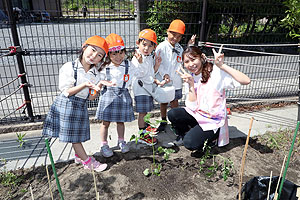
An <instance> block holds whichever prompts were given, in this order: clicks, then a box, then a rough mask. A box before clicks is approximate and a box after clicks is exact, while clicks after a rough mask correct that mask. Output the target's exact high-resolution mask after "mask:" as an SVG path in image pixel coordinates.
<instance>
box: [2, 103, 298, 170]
mask: <svg viewBox="0 0 300 200" xmlns="http://www.w3.org/2000/svg"><path fill="white" fill-rule="evenodd" d="M297 113H298V107H297V105H291V106H286V107H282V108H273V109H270V110H266V109H265V110H262V111H256V112H248V113H237V112H232V114H231V115H229V119H228V122H229V132H230V137H231V138H235V137H246V136H247V134H248V131H249V124H250V119H251V117H254V122H253V126H252V130H251V136H252V137H253V136H256V135H261V134H264V133H266V131H276V130H279V129H284V128H289V129H293V128H295V127H296V123H297V121H296V120H297ZM125 126H126V133H125V139H126V140H127V141H129V139H130V137H131V136H132V134H137V133H138V128H137V120H135V121H133V122H130V123H126V124H125ZM99 128H100V124H99V123H93V124H91V140H89V141H87V142H85V143H84V147H85V149H86V151H87V153H88V154H90V155H94V154H96V155H99V145H100V141H99ZM22 133H26V136H25V140H27V143H30V142H31V140H32V139H33V140H34V142H33V143H38V144H37V145H36V146H35V144H34V145H29V146H26V142H25V149H26V148H27V149H28V151H29V152H27V154H30V153H31V154H32V156H31V158H29V159H28V158H23V159H19V160H16V159H14V156H15V155H16V154H17V155H21V153H20V148H18V147H15V148H14V149H15V151H16V152H12V153H10V157H9V158H10V159H11V160H9V159H8V160H9V161H8V162H7V163H6V164H5V167H6V168H7V169H8V170H9V169H16V168H30V167H32V166H40V165H45V164H46V163H47V164H50V161H49V158H48V157H46V156H45V155H46V149H44V151H42V148H43V143H44V139H41V140H40V141H39V140H37V138H38V139H39V138H40V136H41V130H34V131H26V132H22ZM174 139H175V135H174V134H173V133H172V132H171V130H170V129H169V128H168V129H167V131H166V132H163V133H160V134H159V135H158V140H159V143H158V145H160V146H164V145H165V144H166V143H168V142H170V141H173V140H174ZM0 141H1V142H0V147H1V146H3V143H4V142H6V141H9V142H12V143H11V144H10V145H15V146H17V145H18V144H19V143H17V142H16V133H6V134H0ZM108 142H109V145H110V146H111V147H114V146H115V145H116V143H117V133H116V124H115V123H112V124H111V127H110V128H109V139H108ZM4 146H5V145H4ZM6 146H9V145H6ZM144 147H145V145H143V144H135V142H130V148H131V149H133V148H137V149H140V148H144ZM34 148H40V149H39V152H40V153H41V154H40V155H34V154H33V150H32V149H34ZM51 151H52V154H53V157H54V161H55V162H60V161H67V160H70V159H73V158H74V151H73V150H72V148H71V145H70V144H65V143H60V142H58V140H56V141H51ZM1 152H3V150H1ZM0 157H1V153H0ZM24 157H25V156H24ZM3 166H4V165H3V164H2V165H1V166H0V167H1V168H3Z"/></svg>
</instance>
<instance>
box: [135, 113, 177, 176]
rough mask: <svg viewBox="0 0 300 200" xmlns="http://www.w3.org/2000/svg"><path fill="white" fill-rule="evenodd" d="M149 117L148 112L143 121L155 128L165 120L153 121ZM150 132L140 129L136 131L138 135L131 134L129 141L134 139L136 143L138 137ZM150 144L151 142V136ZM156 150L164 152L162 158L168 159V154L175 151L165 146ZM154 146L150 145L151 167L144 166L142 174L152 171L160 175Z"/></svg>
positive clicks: (160, 166)
mask: <svg viewBox="0 0 300 200" xmlns="http://www.w3.org/2000/svg"><path fill="white" fill-rule="evenodd" d="M150 117H151V115H150V114H149V113H148V114H147V115H146V116H145V117H144V121H145V122H146V123H147V124H149V125H150V127H151V128H155V127H156V126H157V125H158V124H159V123H161V122H166V120H155V122H152V121H150ZM150 133H151V131H144V130H140V131H139V133H138V136H135V135H132V136H131V138H130V141H132V140H135V142H136V143H137V142H138V140H139V139H141V138H143V137H145V136H146V135H149V134H150ZM152 144H153V137H152ZM157 151H158V152H159V153H164V159H165V160H168V159H169V157H170V154H171V153H173V152H175V151H174V150H173V149H166V148H162V147H158V149H157ZM155 153H156V151H155V148H154V145H152V157H153V163H152V164H151V168H150V169H149V168H146V169H145V170H144V172H143V173H144V175H145V176H150V175H151V174H152V173H153V174H155V175H156V176H160V172H161V169H162V165H161V164H160V163H156V162H155Z"/></svg>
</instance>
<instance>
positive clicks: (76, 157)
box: [74, 155, 82, 164]
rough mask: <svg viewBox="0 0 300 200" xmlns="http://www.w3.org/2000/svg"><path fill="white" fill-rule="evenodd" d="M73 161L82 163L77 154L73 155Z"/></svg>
mask: <svg viewBox="0 0 300 200" xmlns="http://www.w3.org/2000/svg"><path fill="white" fill-rule="evenodd" d="M74 163H75V164H82V160H81V159H80V158H79V157H78V156H77V155H75V158H74Z"/></svg>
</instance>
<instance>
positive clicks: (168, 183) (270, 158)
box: [0, 130, 300, 200]
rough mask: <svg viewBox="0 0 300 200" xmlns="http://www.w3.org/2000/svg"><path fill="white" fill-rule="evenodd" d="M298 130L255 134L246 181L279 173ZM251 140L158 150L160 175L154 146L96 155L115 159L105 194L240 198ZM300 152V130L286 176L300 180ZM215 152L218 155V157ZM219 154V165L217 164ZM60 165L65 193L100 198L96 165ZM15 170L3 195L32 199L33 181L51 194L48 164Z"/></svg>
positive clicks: (102, 184) (103, 176) (41, 194)
mask: <svg viewBox="0 0 300 200" xmlns="http://www.w3.org/2000/svg"><path fill="white" fill-rule="evenodd" d="M293 134H294V133H293V132H292V131H287V130H282V131H278V132H277V133H267V134H265V135H263V136H258V137H254V138H251V139H250V142H249V147H248V150H247V156H246V164H245V169H244V177H243V182H244V183H245V182H247V181H248V180H250V179H251V178H253V177H254V176H269V175H270V172H271V171H273V176H278V175H279V174H280V169H281V165H282V161H283V158H284V155H288V151H289V148H290V144H291V140H292V138H293ZM245 141H246V138H236V139H231V141H230V144H229V145H227V146H225V147H222V148H218V147H213V148H212V149H211V151H210V153H208V154H207V156H206V159H204V157H203V155H199V154H193V156H191V152H190V151H188V150H186V149H185V148H184V147H175V148H174V150H175V152H174V153H171V154H170V158H169V159H168V160H165V159H164V158H163V155H162V154H158V153H156V154H155V159H156V160H155V161H156V164H161V166H162V169H161V171H160V176H157V175H154V174H152V175H150V176H145V175H144V174H143V172H144V170H145V169H146V168H150V167H151V165H152V163H153V157H152V149H151V148H150V147H149V148H145V149H140V150H138V151H131V152H129V153H127V154H121V153H118V152H117V153H115V155H114V156H113V157H112V158H108V159H106V158H103V157H100V156H95V158H96V159H97V160H100V161H101V162H106V163H108V165H109V169H108V170H106V171H104V172H102V173H95V175H96V181H97V190H98V192H99V194H100V199H197V200H198V199H205V200H206V199H207V200H210V199H211V200H216V199H224V200H226V199H228V200H232V199H236V196H237V194H238V188H239V169H240V163H241V159H242V154H243V150H244V145H245ZM299 152H300V141H299V135H298V138H297V140H296V143H295V146H294V153H293V154H292V157H291V160H290V164H289V168H288V171H287V176H286V179H288V180H290V181H291V182H293V183H295V184H297V185H300V173H299V166H300V153H299ZM212 155H217V156H215V157H214V159H213V156H212ZM201 156H202V157H201ZM224 159H230V162H232V163H231V164H230V165H229V164H228V162H227V169H228V170H227V171H226V172H227V174H226V176H225V178H226V179H227V180H226V181H225V180H224ZM213 160H214V161H215V167H213V168H212V167H211V166H212V165H213ZM55 166H56V170H57V174H58V177H59V181H60V185H61V188H62V193H63V196H64V199H96V193H95V186H94V180H93V174H92V173H91V172H90V171H88V170H84V169H83V167H82V166H80V165H76V164H75V163H74V161H70V162H66V163H57V164H56V165H55ZM231 167H232V168H231ZM48 169H49V172H50V176H51V184H52V188H53V189H52V191H53V196H54V199H60V196H59V192H58V190H57V187H56V182H55V178H54V176H53V173H52V170H51V167H50V166H48ZM212 171H213V172H215V173H212ZM5 173H6V174H8V172H5ZM13 173H14V174H16V175H18V177H19V180H14V181H12V183H11V184H10V186H6V187H4V186H3V184H1V186H0V199H32V198H31V194H30V186H31V188H32V192H33V196H34V198H35V199H51V196H50V192H49V186H48V179H47V173H46V169H45V166H41V167H37V168H35V169H28V170H27V169H26V170H18V171H15V172H13ZM2 174H4V173H2ZM209 176H210V177H209ZM1 181H3V179H2V180H1ZM14 184H15V185H14Z"/></svg>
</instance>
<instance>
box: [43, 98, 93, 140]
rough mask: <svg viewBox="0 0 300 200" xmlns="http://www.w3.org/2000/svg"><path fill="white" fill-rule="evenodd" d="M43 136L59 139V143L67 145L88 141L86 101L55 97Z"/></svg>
mask: <svg viewBox="0 0 300 200" xmlns="http://www.w3.org/2000/svg"><path fill="white" fill-rule="evenodd" d="M43 135H47V136H50V137H59V141H61V142H69V143H77V142H85V141H87V140H89V139H90V122H89V116H88V110H87V100H86V99H81V98H78V97H76V96H70V97H65V96H64V95H63V94H60V95H59V96H58V97H56V99H55V101H54V103H53V104H52V106H51V108H50V111H49V113H48V115H47V117H46V119H45V122H44V128H43Z"/></svg>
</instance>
